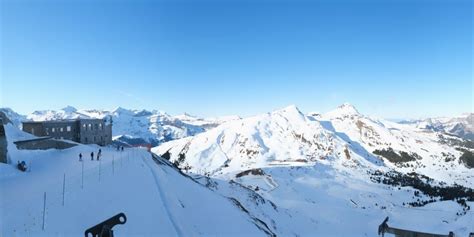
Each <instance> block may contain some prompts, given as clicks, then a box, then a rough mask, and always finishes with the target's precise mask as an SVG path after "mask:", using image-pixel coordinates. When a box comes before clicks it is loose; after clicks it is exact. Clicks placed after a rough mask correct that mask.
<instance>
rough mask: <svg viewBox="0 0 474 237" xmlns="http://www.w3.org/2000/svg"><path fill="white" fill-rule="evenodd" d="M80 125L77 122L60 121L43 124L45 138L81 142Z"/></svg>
mask: <svg viewBox="0 0 474 237" xmlns="http://www.w3.org/2000/svg"><path fill="white" fill-rule="evenodd" d="M78 124H79V123H78V122H77V121H58V122H47V123H44V124H43V127H44V134H45V136H51V137H54V138H57V139H66V140H71V141H75V142H79V131H78V130H79V125H78Z"/></svg>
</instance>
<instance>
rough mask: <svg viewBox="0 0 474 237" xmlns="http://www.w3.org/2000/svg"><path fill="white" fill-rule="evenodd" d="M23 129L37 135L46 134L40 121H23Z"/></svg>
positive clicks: (42, 135)
mask: <svg viewBox="0 0 474 237" xmlns="http://www.w3.org/2000/svg"><path fill="white" fill-rule="evenodd" d="M23 131H25V132H27V133H31V134H33V135H35V136H38V137H44V136H46V133H45V132H44V128H43V124H42V123H23Z"/></svg>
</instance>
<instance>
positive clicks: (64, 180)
mask: <svg viewBox="0 0 474 237" xmlns="http://www.w3.org/2000/svg"><path fill="white" fill-rule="evenodd" d="M65 191H66V173H64V176H63V207H64V193H65Z"/></svg>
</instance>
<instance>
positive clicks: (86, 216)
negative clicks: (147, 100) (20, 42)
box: [0, 124, 311, 236]
mask: <svg viewBox="0 0 474 237" xmlns="http://www.w3.org/2000/svg"><path fill="white" fill-rule="evenodd" d="M5 130H6V135H7V138H8V140H9V144H8V150H9V155H10V157H11V159H12V164H16V163H17V161H25V162H26V163H27V164H28V167H30V169H29V170H28V172H25V173H23V172H20V171H18V170H17V169H16V168H15V166H14V165H10V164H2V163H0V194H1V198H0V235H1V236H80V235H83V233H84V231H85V229H87V228H89V227H91V226H93V225H96V224H98V223H100V222H101V221H103V220H105V219H106V218H109V217H111V216H113V215H115V214H117V213H119V212H123V213H125V214H126V216H127V223H125V224H124V225H123V226H117V227H116V228H115V234H116V235H119V236H275V235H284V236H288V235H290V234H296V233H300V232H303V233H304V232H305V231H308V230H311V228H305V229H297V228H293V227H292V226H287V225H288V224H290V223H291V221H292V220H298V221H299V223H298V224H295V225H294V226H297V227H303V226H304V225H309V224H310V222H309V221H307V220H305V219H301V217H299V215H298V213H294V212H292V211H291V210H286V209H284V208H278V207H276V206H274V205H273V204H272V203H271V202H269V201H268V200H266V199H264V198H262V197H260V196H259V195H258V194H256V193H255V192H254V191H252V190H248V189H246V188H245V187H242V186H240V185H238V184H236V183H226V182H220V183H219V182H218V181H212V180H210V179H209V178H205V177H195V179H196V180H199V181H200V182H198V181H196V180H194V179H193V178H191V177H188V176H186V175H184V174H183V173H181V172H180V171H179V170H177V169H176V168H175V167H174V166H173V165H172V164H170V163H169V162H167V161H166V160H163V159H161V158H159V157H155V158H153V159H152V158H151V156H150V154H149V153H148V152H146V150H144V149H137V148H130V149H126V150H125V151H123V152H117V151H116V150H115V149H113V148H110V147H102V148H101V149H102V154H103V155H102V158H101V160H100V161H97V160H93V161H91V160H89V159H84V160H83V161H82V162H79V161H78V159H77V158H76V157H77V155H78V154H79V153H82V154H87V153H89V152H90V151H96V150H97V149H98V148H99V147H97V146H96V145H80V144H79V145H77V146H75V147H73V148H69V149H67V150H62V151H59V150H56V149H50V150H46V151H29V150H17V149H16V147H15V145H14V144H13V141H14V140H17V139H19V138H21V137H22V136H23V135H22V134H24V135H26V136H28V135H29V134H27V133H24V132H22V131H20V130H19V129H18V128H17V127H15V126H13V125H12V124H7V125H6V126H5ZM82 170H83V172H82ZM82 174H84V175H82ZM63 177H64V178H65V179H64V180H65V183H63ZM201 182H202V184H201ZM62 188H64V189H62ZM215 189H219V190H222V191H223V192H225V193H226V195H220V194H218V193H216V192H215V191H214V190H215ZM60 190H64V191H65V192H64V198H63V192H61V191H60ZM44 193H46V194H47V196H43V195H46V194H44ZM44 197H46V199H45V200H46V202H45V205H44V204H43V198H44ZM237 197H238V199H236V198H237ZM63 203H64V204H63ZM43 205H44V207H45V208H46V212H45V215H44V225H43V219H42V217H43V209H42V208H43ZM157 223H158V224H157ZM43 226H44V227H43ZM276 226H278V228H277V227H276ZM285 227H289V228H285Z"/></svg>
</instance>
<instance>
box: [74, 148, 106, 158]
mask: <svg viewBox="0 0 474 237" xmlns="http://www.w3.org/2000/svg"><path fill="white" fill-rule="evenodd" d="M101 156H102V149H99V152H97V160H99V159H100V157H101ZM91 160H94V152H91ZM79 161H82V153H79Z"/></svg>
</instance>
